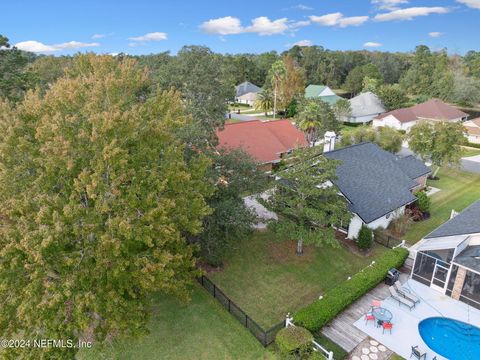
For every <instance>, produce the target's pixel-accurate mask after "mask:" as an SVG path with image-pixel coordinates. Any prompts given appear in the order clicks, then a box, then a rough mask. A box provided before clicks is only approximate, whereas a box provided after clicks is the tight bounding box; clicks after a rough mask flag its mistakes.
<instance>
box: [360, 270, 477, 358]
mask: <svg viewBox="0 0 480 360" xmlns="http://www.w3.org/2000/svg"><path fill="white" fill-rule="evenodd" d="M404 286H405V287H406V288H407V289H410V291H411V292H412V293H414V294H415V295H416V296H418V297H419V298H420V299H421V300H420V304H417V306H416V307H415V308H414V309H412V311H410V310H409V309H408V308H407V307H406V306H404V305H402V306H401V307H399V305H398V302H395V301H394V300H393V299H391V298H390V297H388V298H386V299H385V300H384V301H382V307H385V308H386V309H388V310H390V311H391V312H392V314H393V318H392V323H393V330H392V334H391V335H390V333H389V332H385V334H382V329H381V328H377V327H375V326H374V324H373V323H372V322H371V321H370V322H369V323H368V324H367V325H366V324H365V321H364V319H363V316H361V317H359V318H357V321H355V323H354V326H355V327H356V328H357V330H360V331H361V332H362V333H364V334H368V336H370V337H371V338H373V339H375V340H377V341H378V342H380V343H381V344H383V345H385V346H386V347H387V348H389V349H390V350H392V351H394V352H396V353H397V354H399V355H400V356H402V357H404V358H405V359H409V358H410V353H411V346H415V345H419V346H420V347H421V348H423V349H424V350H426V352H427V359H426V360H431V359H433V357H434V356H437V359H438V360H444V359H445V358H444V357H442V356H439V355H438V354H435V353H434V352H433V350H431V349H430V348H429V347H428V346H427V345H426V344H425V343H424V342H423V340H422V338H421V337H420V334H419V332H418V324H419V322H420V321H421V320H423V319H426V318H429V317H438V316H444V317H447V318H452V319H456V320H460V321H463V322H466V323H469V324H472V325H474V326H477V327H480V310H478V309H475V308H473V307H471V306H468V305H467V304H464V303H462V302H460V301H457V300H453V299H452V298H450V297H448V296H445V295H443V294H441V293H439V292H437V291H435V290H433V289H431V288H429V287H427V286H425V285H423V284H420V283H419V282H417V281H414V280H411V279H409V280H408V281H407V283H406V284H405V285H404Z"/></svg>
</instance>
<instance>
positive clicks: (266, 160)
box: [217, 119, 308, 171]
mask: <svg viewBox="0 0 480 360" xmlns="http://www.w3.org/2000/svg"><path fill="white" fill-rule="evenodd" d="M217 136H218V142H219V144H218V148H219V149H238V148H241V149H243V150H244V151H246V152H247V153H249V154H250V155H251V156H252V157H253V158H254V159H255V160H256V161H257V162H258V164H259V165H260V166H261V167H262V168H263V169H265V170H267V171H268V170H271V169H272V167H273V166H274V165H275V164H277V163H279V162H280V161H281V159H282V157H283V156H284V154H286V153H289V152H291V151H292V150H293V149H295V148H296V147H304V146H308V142H307V140H306V139H305V135H304V133H303V132H302V131H300V130H298V129H297V128H296V127H295V126H293V125H292V123H291V122H290V121H288V120H286V119H284V120H276V121H265V122H262V121H260V120H252V121H243V122H238V123H233V124H225V127H224V129H223V130H217Z"/></svg>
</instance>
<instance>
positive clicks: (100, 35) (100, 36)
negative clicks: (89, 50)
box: [92, 34, 107, 39]
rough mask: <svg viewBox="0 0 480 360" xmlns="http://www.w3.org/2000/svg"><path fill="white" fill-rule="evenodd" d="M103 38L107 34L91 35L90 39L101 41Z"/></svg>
mask: <svg viewBox="0 0 480 360" xmlns="http://www.w3.org/2000/svg"><path fill="white" fill-rule="evenodd" d="M105 36H107V34H93V35H92V39H102V38H104V37H105Z"/></svg>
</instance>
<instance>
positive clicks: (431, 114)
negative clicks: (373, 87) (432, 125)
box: [377, 99, 468, 123]
mask: <svg viewBox="0 0 480 360" xmlns="http://www.w3.org/2000/svg"><path fill="white" fill-rule="evenodd" d="M388 115H393V116H394V117H395V118H397V119H398V121H400V122H403V123H405V122H410V121H415V120H418V119H432V120H457V119H466V118H467V117H468V114H466V113H464V112H463V111H460V110H458V109H457V108H455V107H453V106H451V105H448V104H445V103H444V102H443V101H441V100H438V99H432V100H428V101H426V102H424V103H421V104H417V105H414V106H411V107H409V108H403V109H397V110H393V111H389V112H386V113H384V114H382V115H379V116H378V117H377V119H383V118H384V117H386V116H388Z"/></svg>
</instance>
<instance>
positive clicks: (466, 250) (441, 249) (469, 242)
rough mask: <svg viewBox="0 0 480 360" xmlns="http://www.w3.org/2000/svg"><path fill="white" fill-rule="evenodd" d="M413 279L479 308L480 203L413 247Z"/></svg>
mask: <svg viewBox="0 0 480 360" xmlns="http://www.w3.org/2000/svg"><path fill="white" fill-rule="evenodd" d="M410 255H411V256H412V257H413V258H414V259H415V262H414V265H413V269H412V273H411V277H412V279H414V280H416V281H418V282H421V283H423V284H425V285H427V286H430V287H431V288H433V289H435V290H437V291H440V292H441V293H442V294H446V295H448V296H451V297H452V298H454V299H456V300H460V301H463V302H465V303H467V304H469V305H471V306H473V307H476V308H477V309H480V201H477V202H475V203H473V204H472V205H470V206H469V207H467V208H466V209H465V210H463V211H462V212H461V213H459V214H456V213H455V212H452V217H451V219H450V220H448V221H447V222H446V223H444V224H443V225H441V226H440V227H438V228H437V229H436V230H434V231H432V232H431V233H430V234H428V235H427V236H425V238H423V239H422V240H421V241H420V242H418V243H417V244H415V245H414V246H413V247H412V248H410Z"/></svg>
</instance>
